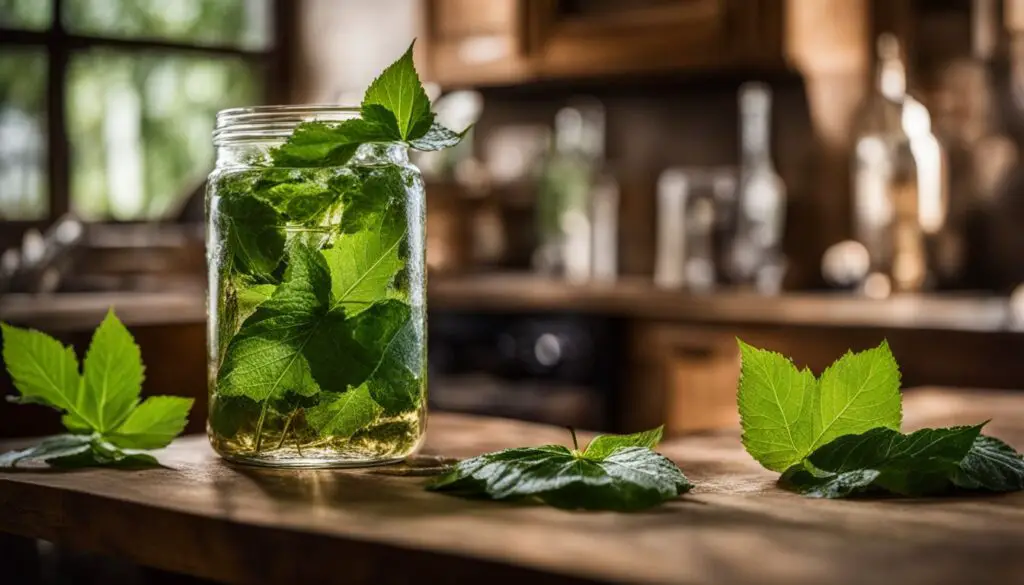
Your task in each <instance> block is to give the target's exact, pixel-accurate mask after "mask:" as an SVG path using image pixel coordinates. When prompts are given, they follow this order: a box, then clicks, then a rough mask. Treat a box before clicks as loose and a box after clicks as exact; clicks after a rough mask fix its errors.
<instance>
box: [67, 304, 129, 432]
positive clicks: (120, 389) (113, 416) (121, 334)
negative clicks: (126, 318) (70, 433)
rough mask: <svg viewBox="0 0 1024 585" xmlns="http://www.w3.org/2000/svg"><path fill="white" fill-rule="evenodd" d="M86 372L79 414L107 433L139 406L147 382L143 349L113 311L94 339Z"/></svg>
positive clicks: (87, 357) (90, 347)
mask: <svg viewBox="0 0 1024 585" xmlns="http://www.w3.org/2000/svg"><path fill="white" fill-rule="evenodd" d="M83 369H84V371H85V376H84V379H85V392H84V394H83V400H82V401H81V408H80V409H78V412H77V413H76V414H78V415H79V416H81V417H82V419H83V420H84V421H93V428H94V429H95V430H96V431H98V432H100V433H106V432H107V431H110V430H112V429H114V428H115V427H117V426H118V425H119V424H121V422H122V421H124V420H125V418H126V417H127V416H128V414H129V413H130V412H132V409H133V408H135V405H136V404H138V402H139V393H140V392H141V391H142V380H143V366H142V353H141V352H140V351H139V346H138V345H136V344H135V339H134V338H132V335H131V333H129V332H128V329H127V328H125V326H124V325H123V324H121V321H119V320H118V318H117V317H116V316H115V315H114V312H113V311H112V310H111V311H107V316H106V317H104V319H103V322H102V323H100V326H99V327H97V328H96V332H95V333H94V334H93V336H92V342H91V343H90V344H89V351H87V352H86V354H85V361H84V368H83ZM72 426H73V427H78V425H77V424H75V425H72Z"/></svg>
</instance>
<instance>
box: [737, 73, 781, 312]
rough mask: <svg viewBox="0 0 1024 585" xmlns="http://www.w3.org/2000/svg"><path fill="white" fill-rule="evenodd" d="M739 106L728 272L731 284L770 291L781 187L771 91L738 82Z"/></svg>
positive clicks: (775, 271)
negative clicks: (773, 142)
mask: <svg viewBox="0 0 1024 585" xmlns="http://www.w3.org/2000/svg"><path fill="white" fill-rule="evenodd" d="M739 106H740V143H741V150H742V153H741V154H742V156H741V166H740V180H739V187H738V195H737V203H738V209H737V215H736V231H735V233H734V234H733V242H732V251H731V254H730V256H731V258H730V269H731V270H730V271H731V276H732V279H733V280H734V281H735V282H736V283H737V284H740V285H754V286H755V287H756V288H757V290H758V291H760V292H762V293H767V294H773V293H777V292H778V291H779V289H780V288H781V285H782V276H783V272H784V270H785V258H784V257H783V253H782V238H783V234H784V230H785V225H786V185H785V183H783V182H782V178H781V177H780V176H779V174H778V173H777V172H776V171H775V166H774V164H773V163H772V156H771V107H772V94H771V89H769V87H768V86H767V85H766V84H764V83H746V84H744V85H743V86H742V87H740V95H739Z"/></svg>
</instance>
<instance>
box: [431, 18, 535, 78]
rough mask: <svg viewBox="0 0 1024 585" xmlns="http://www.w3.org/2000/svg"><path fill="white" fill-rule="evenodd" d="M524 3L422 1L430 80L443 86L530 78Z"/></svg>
mask: <svg viewBox="0 0 1024 585" xmlns="http://www.w3.org/2000/svg"><path fill="white" fill-rule="evenodd" d="M527 8H528V3H527V2H524V1H523V0H483V1H481V0H425V11H424V13H425V19H426V33H427V44H428V53H429V60H430V72H431V80H432V81H436V82H438V83H440V84H441V85H443V86H447V87H453V86H455V87H457V86H461V85H467V86H472V85H496V84H509V83H516V82H521V81H525V80H528V79H529V78H530V77H531V75H532V71H531V69H530V62H529V58H528V55H527V54H526V50H527V47H526V37H527V35H526V18H527Z"/></svg>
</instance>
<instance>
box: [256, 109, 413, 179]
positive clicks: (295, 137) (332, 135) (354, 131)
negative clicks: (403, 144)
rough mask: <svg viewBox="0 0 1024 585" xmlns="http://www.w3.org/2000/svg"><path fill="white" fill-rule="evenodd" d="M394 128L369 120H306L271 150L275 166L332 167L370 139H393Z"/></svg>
mask: <svg viewBox="0 0 1024 585" xmlns="http://www.w3.org/2000/svg"><path fill="white" fill-rule="evenodd" d="M393 140H394V137H393V131H392V130H390V129H388V128H385V127H384V126H382V125H380V124H377V123H374V122H373V121H371V120H363V119H360V118H353V119H351V120H345V121H344V122H340V123H338V122H306V123H303V124H299V125H298V126H296V128H295V131H294V132H293V133H292V135H291V136H290V137H289V138H288V140H287V141H286V142H285V143H284V144H283V145H281V146H279V147H278V148H276V149H274V150H273V151H271V153H270V156H271V159H272V160H273V162H274V165H275V166H277V167H292V168H304V167H333V166H341V165H343V164H345V163H347V162H348V161H349V159H351V158H352V156H353V155H354V154H355V153H356V151H357V150H359V147H360V146H362V145H363V144H366V143H369V142H392V141H393Z"/></svg>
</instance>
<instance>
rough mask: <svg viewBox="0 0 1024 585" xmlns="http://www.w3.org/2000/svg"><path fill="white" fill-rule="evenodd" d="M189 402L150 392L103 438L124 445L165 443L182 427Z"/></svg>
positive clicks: (150, 446)
mask: <svg viewBox="0 0 1024 585" xmlns="http://www.w3.org/2000/svg"><path fill="white" fill-rule="evenodd" d="M192 402H193V400H192V399H191V398H181V397H179V396H151V397H149V398H147V399H146V400H145V401H143V402H142V404H140V405H139V406H138V408H136V409H135V410H133V411H132V412H131V414H130V415H128V418H127V419H126V420H125V421H124V423H122V424H121V426H119V427H117V429H115V430H114V431H113V432H112V433H109V434H107V435H105V436H104V438H105V439H106V440H108V441H109V442H110V443H111V444H113V445H115V446H117V447H121V448H124V449H160V448H162V447H166V446H167V445H168V444H170V442H171V441H172V440H173V439H174V437H177V436H178V435H180V434H181V432H182V431H183V430H185V425H186V424H187V423H188V413H189V411H190V410H191V409H192Z"/></svg>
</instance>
